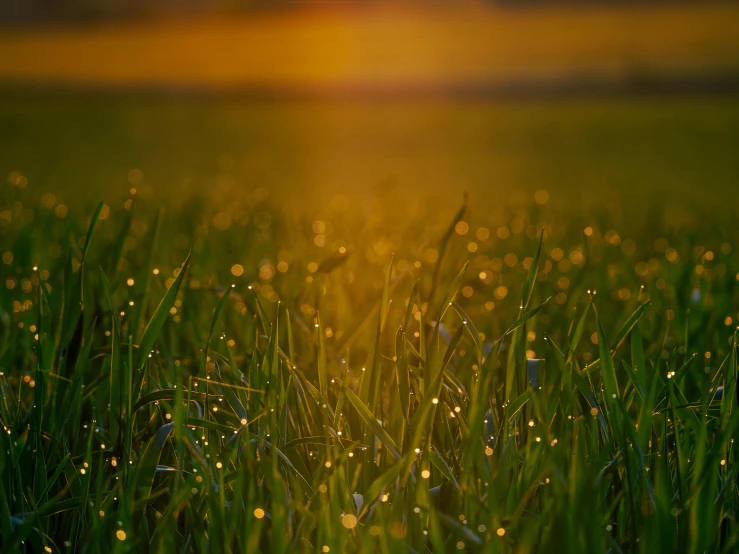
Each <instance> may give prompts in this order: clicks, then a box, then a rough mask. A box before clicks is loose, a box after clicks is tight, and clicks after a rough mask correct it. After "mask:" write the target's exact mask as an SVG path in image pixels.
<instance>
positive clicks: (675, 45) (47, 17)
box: [0, 2, 739, 224]
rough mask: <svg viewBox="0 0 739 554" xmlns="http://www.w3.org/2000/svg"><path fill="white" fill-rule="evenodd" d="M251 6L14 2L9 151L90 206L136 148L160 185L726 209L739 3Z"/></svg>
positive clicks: (33, 175) (125, 169)
mask: <svg viewBox="0 0 739 554" xmlns="http://www.w3.org/2000/svg"><path fill="white" fill-rule="evenodd" d="M106 6H107V7H106ZM247 7H248V6H247ZM258 8H259V9H256V8H253V7H252V9H244V7H243V6H240V5H238V4H234V5H224V4H221V3H216V4H199V3H197V2H195V3H191V4H189V11H188V10H184V13H183V9H182V7H181V6H178V7H175V6H173V5H169V4H166V3H162V4H160V3H154V4H153V5H151V6H149V7H148V8H147V7H145V6H144V5H143V4H132V5H131V6H129V7H127V8H126V7H123V5H119V4H115V3H109V4H106V5H100V6H97V8H95V9H93V8H92V6H91V5H87V4H85V3H62V4H61V5H60V6H57V7H56V8H54V9H51V8H48V6H47V7H46V8H44V5H42V4H40V3H37V4H33V3H31V4H28V5H26V6H25V7H22V6H21V5H20V4H8V5H6V8H5V11H4V12H0V13H2V15H3V17H4V20H5V25H4V26H3V27H2V30H0V92H1V93H2V95H1V96H0V146H1V148H0V173H2V174H5V175H8V174H10V173H11V172H14V171H18V172H21V173H23V174H24V175H26V176H27V177H28V180H29V183H30V184H31V185H32V186H33V188H34V189H35V190H37V191H38V193H39V196H40V195H42V194H44V193H46V192H49V191H53V192H54V194H55V195H56V196H58V197H59V201H64V202H66V203H67V204H69V205H70V206H80V207H82V205H86V207H87V208H88V209H89V208H90V206H92V205H93V204H94V203H95V202H97V200H98V199H100V198H105V199H112V198H117V197H118V196H120V195H122V194H125V193H127V191H128V188H129V187H130V186H131V182H130V180H129V178H128V175H129V173H130V172H131V171H132V170H133V171H134V174H135V175H139V174H140V175H141V177H137V178H136V179H137V181H138V184H139V185H140V186H139V187H138V188H139V194H140V195H141V196H142V197H144V198H146V197H151V198H153V199H156V202H158V203H160V204H161V203H164V204H167V203H170V202H171V203H175V204H176V203H177V202H180V201H181V200H182V199H183V198H184V197H185V196H186V195H187V194H190V193H193V192H197V191H202V190H203V189H207V190H209V191H217V192H218V195H217V196H218V198H223V200H224V201H228V199H229V198H236V197H238V196H239V195H248V194H250V193H251V192H253V190H255V189H256V188H259V187H261V188H264V189H266V190H267V192H268V194H270V195H272V197H273V199H277V200H278V202H279V203H280V204H282V205H292V206H294V207H297V208H298V209H299V210H303V211H306V210H317V209H319V208H320V206H322V205H325V204H326V203H327V202H330V201H331V200H332V199H333V198H334V197H336V196H337V195H338V196H342V197H347V198H350V199H360V200H362V201H367V199H368V198H371V197H379V196H381V195H383V194H385V195H388V194H390V193H391V191H392V196H391V197H392V198H395V199H396V200H399V199H400V198H403V199H404V200H403V201H402V202H400V201H399V202H394V203H393V205H400V206H403V205H406V203H407V202H412V203H413V202H415V203H417V204H418V203H420V204H423V205H425V206H427V207H428V206H431V205H433V204H434V202H437V201H438V200H439V199H442V200H443V201H444V202H446V199H447V198H448V197H449V196H450V195H452V196H454V198H457V199H458V198H461V193H462V191H468V192H469V193H470V195H471V198H472V200H473V201H475V202H477V201H481V202H483V204H478V205H480V206H484V208H483V209H484V210H486V211H487V210H490V211H491V212H492V211H495V210H499V209H501V207H502V206H504V205H507V204H508V203H510V202H514V203H515V201H516V199H521V198H526V199H528V200H530V199H531V198H532V195H533V194H534V193H535V192H536V191H537V190H540V189H546V190H547V191H548V193H549V194H550V197H551V202H552V206H554V207H557V206H559V207H560V208H564V209H565V212H566V210H571V211H572V212H573V213H574V212H579V211H580V210H583V209H584V208H585V207H586V206H590V205H593V204H598V205H600V206H601V207H603V208H604V209H611V210H614V211H615V213H617V214H621V212H622V211H623V210H622V208H623V207H626V206H627V207H628V210H627V211H628V214H629V215H631V216H632V218H631V221H626V222H624V223H625V224H632V223H638V224H640V223H641V222H642V220H643V218H644V216H645V215H646V214H647V213H649V209H651V208H648V207H649V206H651V207H652V208H653V207H654V206H657V207H662V208H664V211H665V212H666V213H667V214H668V217H670V218H672V219H673V220H675V221H680V220H685V218H688V219H690V218H692V219H693V220H695V219H696V218H700V217H702V214H701V212H700V210H699V209H698V208H700V207H704V208H705V209H706V210H711V209H714V208H721V209H726V208H725V206H726V202H725V199H726V197H727V196H728V195H730V194H731V192H732V191H733V190H734V187H735V183H736V181H737V177H739V161H738V160H737V158H736V156H735V154H734V151H735V148H736V145H737V144H738V143H739V141H738V140H737V139H738V138H739V125H737V123H738V119H739V100H738V98H737V95H736V94H735V93H736V91H737V89H739V87H738V86H737V84H738V83H739V79H738V78H737V77H738V76H739V34H738V33H736V28H737V27H738V26H739V7H738V6H737V5H736V4H733V3H677V4H673V3H657V4H654V3H649V4H647V5H634V4H631V3H607V4H600V3H598V4H595V5H587V6H586V5H581V4H560V3H556V4H544V5H542V4H531V3H527V4H524V5H518V4H515V5H513V4H511V5H508V4H505V5H503V4H479V3H464V4H455V5H440V4H426V3H416V4H407V5H403V6H400V7H399V6H394V5H393V6H391V5H389V4H384V3H380V4H370V3H364V4H341V5H332V4H326V3H322V4H302V3H301V4H287V5H281V8H280V9H264V6H261V5H260V6H258ZM565 212H563V213H565Z"/></svg>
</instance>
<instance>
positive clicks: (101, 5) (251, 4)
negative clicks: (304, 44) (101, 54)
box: [0, 0, 728, 24]
mask: <svg viewBox="0 0 739 554" xmlns="http://www.w3.org/2000/svg"><path fill="white" fill-rule="evenodd" d="M711 1H712V0H0V24H24V23H25V24H33V23H49V22H63V21H76V22H84V21H97V20H116V19H121V20H125V19H138V18H146V17H151V16H157V15H166V14H175V13H176V14H178V15H180V14H181V15H198V14H208V13H217V12H238V11H251V10H263V9H280V8H289V7H291V6H305V5H309V4H310V3H311V2H316V3H320V4H324V5H325V4H332V3H335V4H345V3H347V2H350V3H368V4H381V3H385V4H390V5H392V4H404V5H408V4H409V3H412V4H416V5H434V4H436V5H440V4H441V5H443V4H447V5H454V4H470V3H478V4H486V3H487V4H498V5H505V6H522V7H523V6H545V5H575V6H577V5H593V4H641V5H643V4H644V3H652V4H655V3H658V4H685V3H703V4H705V3H707V2H711ZM722 1H728V0H713V2H722Z"/></svg>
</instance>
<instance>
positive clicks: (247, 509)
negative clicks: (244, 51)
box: [0, 98, 739, 554]
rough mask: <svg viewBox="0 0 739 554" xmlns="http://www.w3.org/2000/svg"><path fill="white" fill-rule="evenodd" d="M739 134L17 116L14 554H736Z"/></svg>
mask: <svg viewBox="0 0 739 554" xmlns="http://www.w3.org/2000/svg"><path fill="white" fill-rule="evenodd" d="M306 108H307V109H306ZM737 118H739V105H738V104H737V103H736V102H735V101H734V100H730V99H720V98H704V99H690V98H682V99H671V100H670V99H668V100H665V99H661V100H659V101H657V100H656V99H655V100H635V99H632V100H629V99H621V100H611V101H588V102H582V103H575V102H564V101H561V102H554V103H549V104H540V103H515V102H512V103H503V104H495V103H479V104H474V105H465V106H458V105H454V104H442V105H435V106H434V105H428V104H426V105H417V106H408V105H405V106H402V105H395V104H370V105H367V106H364V107H363V108H361V109H358V108H357V107H356V105H351V104H342V103H338V104H333V105H330V104H322V103H315V104H308V105H300V106H296V105H293V104H279V105H274V104H257V105H249V104H238V103H237V104H228V105H227V104H222V105H210V104H207V103H195V104H193V103H181V104H173V105H159V104H156V103H148V102H133V101H132V102H123V101H120V102H118V103H116V102H112V101H111V102H107V103H106V102H74V101H55V102H51V101H47V102H39V101H36V102H28V101H19V100H12V101H8V102H6V103H3V107H2V111H1V112H0V121H1V122H2V128H3V129H6V130H7V131H5V132H3V134H2V135H0V146H1V147H0V152H1V153H0V160H1V161H0V169H1V170H2V171H3V172H5V173H6V175H7V179H6V180H5V182H4V183H3V184H2V185H1V186H0V256H1V260H0V285H1V286H0V421H1V423H2V426H3V429H4V431H3V432H2V433H0V545H1V547H2V550H3V551H7V552H19V551H20V552H44V551H46V552H72V551H75V552H76V551H84V552H99V551H106V550H110V551H113V552H134V551H137V552H173V551H177V552H271V553H283V552H288V551H293V552H383V553H385V552H387V553H395V552H399V553H400V552H402V553H405V552H409V551H412V552H419V553H421V552H427V551H432V552H436V553H441V552H452V551H469V552H490V553H493V552H520V553H525V552H534V551H536V552H564V551H566V552H583V553H584V552H587V553H598V552H602V553H606V552H645V553H646V552H649V553H654V552H675V551H685V552H691V553H696V554H697V553H703V552H712V553H714V552H716V553H718V552H721V553H728V552H733V551H735V550H736V548H737V545H738V543H739V527H738V526H737V522H736V518H737V515H738V510H739V505H738V504H739V502H738V500H737V499H738V498H739V496H738V495H737V468H738V467H739V465H738V460H737V454H735V453H734V450H733V443H734V437H735V436H736V435H737V425H739V409H738V406H737V402H738V400H737V388H736V378H737V364H738V362H737V343H736V339H737V332H736V329H737V319H738V318H739V302H738V301H739V285H738V280H739V260H738V259H737V257H736V251H737V248H739V234H738V232H737V228H736V225H735V224H734V222H735V221H736V219H735V217H736V213H735V207H734V205H735V203H734V202H733V197H732V194H733V191H734V190H735V183H736V177H737V171H738V170H737V162H736V156H735V154H734V152H733V150H732V148H731V146H732V145H733V144H736V129H737V124H736V123H737V121H736V120H737ZM393 175H394V176H395V181H388V180H387V177H388V176H393ZM377 183H379V184H377ZM303 187H304V188H303ZM322 187H325V188H322ZM464 188H467V189H468V190H469V193H470V196H469V201H468V204H467V205H465V204H463V200H462V198H463V195H462V192H461V191H462V189H464ZM646 190H650V191H653V195H650V194H647V193H646V192H645V191H646ZM368 191H372V192H371V193H370V192H368ZM98 198H99V199H103V200H104V201H105V203H104V204H100V205H99V206H97V207H96V202H97V199H98ZM92 199H95V201H93V200H92ZM606 200H607V202H606ZM160 208H163V209H160ZM702 214H705V215H702ZM678 222H679V226H678V225H677V224H676V223H678Z"/></svg>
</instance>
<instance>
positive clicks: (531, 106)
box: [0, 95, 739, 261]
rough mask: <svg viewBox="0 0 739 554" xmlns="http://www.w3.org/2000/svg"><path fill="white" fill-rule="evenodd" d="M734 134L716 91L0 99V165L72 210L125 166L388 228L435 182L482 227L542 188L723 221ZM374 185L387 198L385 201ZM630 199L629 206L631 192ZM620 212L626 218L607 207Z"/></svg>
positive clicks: (186, 185)
mask: <svg viewBox="0 0 739 554" xmlns="http://www.w3.org/2000/svg"><path fill="white" fill-rule="evenodd" d="M738 130H739V102H737V99H736V98H735V97H732V96H721V95H718V96H710V95H706V96H678V97H667V98H664V97H646V98H639V97H625V98H624V97H622V98H611V99H596V98H593V99H575V100H566V99H562V100H550V101H544V100H540V101H533V100H532V101H477V102H463V103H460V102H453V101H446V102H434V101H423V102H411V101H400V100H398V101H386V102H374V103H373V102H368V103H362V102H356V101H336V102H308V101H304V102H300V101H285V102H248V101H236V100H234V101H230V102H207V101H193V100H190V101H188V100H176V101H175V100H173V101H168V102H164V101H156V100H147V99H145V98H138V99H136V98H133V99H131V98H126V97H113V98H103V99H101V98H93V97H88V98H84V99H75V98H73V97H64V96H63V95H62V96H58V97H51V96H38V97H32V98H28V99H21V98H18V97H15V98H13V97H9V98H5V99H4V101H3V102H0V175H3V176H6V175H8V174H9V173H10V172H11V171H15V170H19V171H22V172H23V173H24V174H25V175H27V177H28V179H29V182H30V183H31V186H30V187H29V191H28V192H29V194H35V195H37V196H36V198H37V199H39V200H40V198H41V196H43V194H44V193H53V194H55V195H56V198H57V201H58V202H60V203H63V204H65V205H67V206H69V207H70V208H74V209H75V210H77V211H85V212H92V210H94V208H95V204H96V202H97V201H98V200H99V199H100V197H105V198H108V197H109V195H112V196H111V197H112V198H115V197H117V196H118V195H119V194H123V193H124V192H126V191H128V189H129V188H130V187H131V184H130V182H129V179H128V174H129V171H130V170H131V169H132V168H138V169H139V170H140V171H141V172H142V173H143V182H140V183H139V182H138V180H137V181H136V182H137V185H136V186H137V188H138V194H139V196H140V197H141V198H144V199H147V200H149V201H151V202H155V203H156V204H161V205H167V206H174V207H176V208H177V209H179V206H180V205H181V204H182V203H184V201H185V199H190V198H192V197H193V196H202V195H204V194H207V195H208V196H211V197H213V196H217V197H218V198H217V199H214V200H216V201H218V202H220V203H221V204H223V205H227V204H228V203H229V202H232V201H235V202H237V203H241V202H244V201H247V200H249V198H250V196H251V193H252V191H254V190H256V189H259V188H261V189H266V191H267V192H268V193H269V194H270V195H271V197H272V198H279V199H280V203H281V205H284V206H285V208H286V209H289V210H291V211H294V212H297V213H299V214H302V213H303V212H304V211H305V210H306V209H307V210H308V211H309V212H310V213H318V214H320V213H321V212H322V210H323V209H324V208H325V207H326V206H327V205H329V204H330V203H331V202H332V201H333V200H334V198H335V197H337V196H345V197H347V199H349V201H350V202H352V203H354V202H356V203H364V204H368V203H369V204H370V205H369V206H368V208H367V209H368V210H369V211H370V212H372V213H373V214H375V215H377V214H379V213H382V214H388V212H392V213H391V215H392V217H387V218H386V220H384V221H383V224H391V225H392V226H393V231H389V233H392V232H395V230H397V232H400V233H402V232H403V228H404V223H403V222H405V221H406V220H407V218H408V217H409V215H410V216H412V217H420V216H418V215H416V214H417V213H418V212H420V210H423V211H424V213H432V211H433V210H434V209H436V208H438V205H439V204H441V205H442V206H444V205H445V204H446V202H447V200H446V199H447V198H448V195H449V188H450V187H454V189H456V190H459V191H460V192H461V191H462V190H466V191H468V192H469V194H470V201H471V205H472V206H477V205H480V206H482V205H484V206H485V212H484V213H483V212H480V213H477V214H476V215H477V217H479V218H480V220H481V221H480V222H481V223H484V224H487V225H493V224H495V225H500V224H502V222H503V221H504V220H505V219H506V218H507V217H508V213H507V207H508V205H509V204H515V203H519V202H521V203H525V201H526V200H527V199H528V200H530V199H531V198H532V197H533V195H534V193H535V192H536V191H537V190H539V189H542V188H545V189H548V190H549V191H550V193H551V199H550V203H549V204H548V206H549V207H550V209H553V210H555V211H556V212H557V215H559V216H560V217H562V218H568V219H569V218H571V217H583V215H584V214H589V213H592V210H594V209H595V210H599V211H603V210H607V211H609V213H610V214H611V216H612V217H613V218H615V220H614V221H612V224H613V225H617V226H618V228H619V229H620V230H622V231H625V230H626V229H625V228H624V227H625V226H631V225H632V223H634V224H637V225H639V224H641V222H642V221H643V220H644V219H645V218H646V217H647V216H648V215H651V214H647V209H648V208H649V207H654V206H659V207H662V206H664V207H665V210H664V217H665V220H666V223H665V224H666V225H672V224H675V223H682V222H684V221H685V220H688V221H689V222H692V223H699V222H700V221H702V220H704V221H705V220H710V219H711V218H712V214H715V213H717V212H719V213H720V214H721V217H728V214H727V213H726V210H727V205H728V204H727V202H725V201H724V199H725V198H728V197H730V196H731V195H733V194H734V193H735V189H736V183H737V180H739V163H737V157H736V155H735V148H733V146H734V145H735V144H737V143H739V131H738ZM644 185H648V192H646V191H645V186H644ZM101 187H103V188H104V191H105V192H101V193H99V194H90V191H95V190H98V189H100V188H101ZM389 193H391V194H392V195H393V198H395V199H397V200H398V201H397V202H387V201H386V195H387V194H389ZM647 194H648V196H646V197H645V195H647ZM635 195H637V196H639V197H640V198H641V199H642V200H643V201H639V202H632V201H631V199H632V198H633V197H634V196H635ZM375 204H377V205H378V206H381V208H379V207H378V208H375V207H374V206H375ZM604 204H605V205H606V206H605V207H604ZM398 206H403V208H404V209H403V210H398V209H397V208H398ZM609 206H610V207H609ZM623 206H629V212H628V214H626V213H620V214H619V213H616V211H617V210H619V209H620V208H621V207H623ZM407 207H409V208H413V209H414V210H415V212H413V213H412V214H410V213H409V211H408V209H405V208H407ZM627 215H628V216H629V217H627ZM432 221H433V222H434V224H437V223H436V222H437V219H436V218H434V219H433V220H432ZM398 222H400V223H398ZM582 223H583V225H582V226H583V227H584V226H585V223H586V222H585V221H582ZM182 230H183V232H185V233H186V234H191V229H188V228H187V226H183V229H182ZM629 231H636V229H634V228H633V227H632V228H631V229H629ZM234 261H238V260H234Z"/></svg>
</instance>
